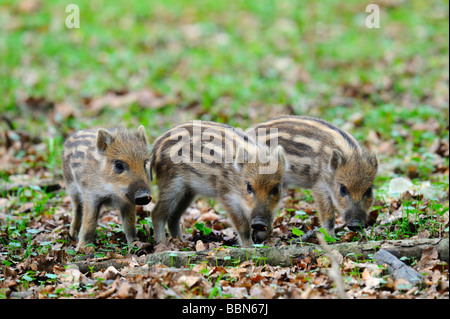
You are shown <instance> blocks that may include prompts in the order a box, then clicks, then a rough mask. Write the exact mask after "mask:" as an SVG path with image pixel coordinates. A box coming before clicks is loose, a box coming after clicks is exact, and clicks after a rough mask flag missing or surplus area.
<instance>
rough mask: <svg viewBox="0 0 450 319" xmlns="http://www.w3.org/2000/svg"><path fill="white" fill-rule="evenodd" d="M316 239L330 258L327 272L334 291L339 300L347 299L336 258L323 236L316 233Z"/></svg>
mask: <svg viewBox="0 0 450 319" xmlns="http://www.w3.org/2000/svg"><path fill="white" fill-rule="evenodd" d="M316 237H317V239H318V240H319V243H320V246H322V248H323V250H324V251H325V253H326V254H327V255H328V257H330V260H331V268H330V269H329V270H328V275H329V276H330V278H331V280H333V282H334V284H335V285H336V290H337V293H338V296H339V298H341V299H348V296H347V293H346V292H345V288H344V281H343V280H342V276H341V271H340V269H339V263H338V262H337V260H336V257H335V256H334V254H333V251H332V250H331V248H330V246H328V245H327V243H326V241H325V239H324V238H323V234H321V233H320V232H317V233H316Z"/></svg>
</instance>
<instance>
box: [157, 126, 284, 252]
mask: <svg viewBox="0 0 450 319" xmlns="http://www.w3.org/2000/svg"><path fill="white" fill-rule="evenodd" d="M199 134H200V135H201V136H202V137H199ZM183 138H184V139H185V140H183ZM228 138H229V139H228ZM212 141H214V142H216V144H215V145H218V146H219V149H216V150H215V151H208V152H205V149H206V148H208V147H209V148H210V149H212V148H213V146H212V143H213V142H212ZM230 141H233V143H230ZM237 149H240V150H238V151H237ZM268 150H269V148H268V147H266V145H265V144H257V143H256V142H255V141H254V140H251V139H249V138H248V136H246V135H245V134H244V133H243V132H242V131H239V130H237V129H234V128H233V127H231V126H228V125H225V124H220V123H215V122H206V121H193V122H188V123H184V124H181V125H178V126H176V127H174V128H172V129H171V130H169V131H167V132H166V133H164V134H163V135H161V136H160V137H159V138H158V139H157V140H156V141H155V142H154V145H153V149H152V153H151V167H152V169H153V171H154V172H155V176H156V178H157V185H158V189H159V200H158V203H157V204H156V206H155V208H154V209H153V211H152V221H153V227H154V231H155V232H154V233H155V240H156V242H161V241H164V240H165V237H166V235H165V224H166V222H167V224H168V228H169V232H170V234H171V236H173V237H176V236H178V237H180V236H181V229H180V222H179V220H180V217H181V215H182V213H183V212H184V210H185V209H186V208H187V207H188V206H189V205H190V204H191V202H192V201H193V199H194V198H195V196H196V195H202V196H205V197H211V198H217V199H218V200H219V201H220V202H221V204H222V205H223V207H224V208H225V210H226V211H227V213H228V216H229V217H230V219H231V221H232V223H233V225H234V227H235V228H236V230H237V232H238V233H239V238H240V243H241V245H243V246H247V247H248V246H251V245H252V244H253V242H262V241H264V240H265V239H266V238H267V237H268V236H269V235H270V234H271V232H272V223H273V217H274V212H275V210H276V207H277V205H278V203H279V201H280V196H281V182H282V179H283V173H284V169H285V162H284V155H283V154H284V153H283V151H282V149H281V148H278V149H276V150H275V151H274V152H273V153H272V154H270V156H269V162H268V163H267V164H264V163H261V161H259V160H256V161H255V162H252V161H250V160H245V161H242V163H241V162H239V161H238V160H237V159H240V158H241V156H243V157H245V156H248V158H247V159H250V158H257V155H258V154H259V153H261V152H266V151H268ZM182 152H188V153H187V154H188V156H187V157H186V158H185V161H179V162H177V161H174V160H173V159H174V156H175V157H177V156H180V155H182V154H183V153H182ZM184 154H186V153H184ZM252 156H255V157H252ZM178 159H180V157H178ZM214 159H215V160H214ZM262 168H268V169H270V171H271V174H261V171H260V169H262ZM252 228H253V233H252Z"/></svg>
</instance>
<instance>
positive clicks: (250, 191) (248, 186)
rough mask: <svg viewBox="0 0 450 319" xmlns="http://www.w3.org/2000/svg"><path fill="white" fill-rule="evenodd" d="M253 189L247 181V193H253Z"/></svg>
mask: <svg viewBox="0 0 450 319" xmlns="http://www.w3.org/2000/svg"><path fill="white" fill-rule="evenodd" d="M254 192H255V191H254V190H253V187H252V185H251V184H250V183H247V193H249V194H253V193H254Z"/></svg>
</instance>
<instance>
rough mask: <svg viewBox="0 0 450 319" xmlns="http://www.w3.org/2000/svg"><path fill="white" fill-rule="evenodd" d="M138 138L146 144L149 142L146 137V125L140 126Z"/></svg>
mask: <svg viewBox="0 0 450 319" xmlns="http://www.w3.org/2000/svg"><path fill="white" fill-rule="evenodd" d="M136 136H137V137H138V138H141V139H143V140H144V141H145V142H147V139H146V137H145V127H144V125H139V127H138V130H137V133H136Z"/></svg>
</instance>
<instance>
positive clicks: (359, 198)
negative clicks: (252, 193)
mask: <svg viewBox="0 0 450 319" xmlns="http://www.w3.org/2000/svg"><path fill="white" fill-rule="evenodd" d="M274 128H275V129H277V130H278V133H277V134H275V135H272V136H271V138H275V139H278V143H279V144H280V145H281V146H283V148H284V151H285V155H286V160H287V162H288V163H289V164H288V169H287V171H286V173H285V183H286V184H291V185H295V186H298V187H302V188H309V189H311V193H312V195H313V197H314V199H315V200H316V203H317V205H318V211H319V217H320V220H321V223H322V225H323V227H324V228H325V229H326V230H327V231H328V233H329V234H330V235H332V236H334V235H335V231H334V228H335V211H336V210H337V211H338V212H339V213H341V214H342V216H343V218H344V221H345V222H346V223H347V226H348V227H349V228H350V229H352V230H356V229H359V228H360V225H361V226H365V225H366V221H367V218H368V212H369V209H370V207H371V206H372V202H373V191H372V189H373V181H374V179H375V175H376V172H377V168H378V160H377V156H376V153H375V152H373V153H372V154H367V153H366V151H365V150H364V148H363V147H362V146H361V145H360V143H359V142H358V141H357V140H356V139H355V138H354V137H353V136H352V135H350V134H349V133H348V132H345V131H343V130H341V129H339V128H338V127H336V126H334V125H332V124H331V123H329V122H327V121H324V120H321V119H317V118H312V117H306V116H280V117H276V118H273V119H271V120H269V121H267V122H263V123H260V124H257V125H255V126H253V127H251V128H250V129H248V130H247V131H246V133H247V134H249V135H251V136H254V135H255V134H256V136H257V135H258V132H260V133H259V134H261V132H264V131H266V130H268V129H274ZM260 130H263V131H260ZM265 141H266V143H268V142H269V137H267V138H266V139H265Z"/></svg>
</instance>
